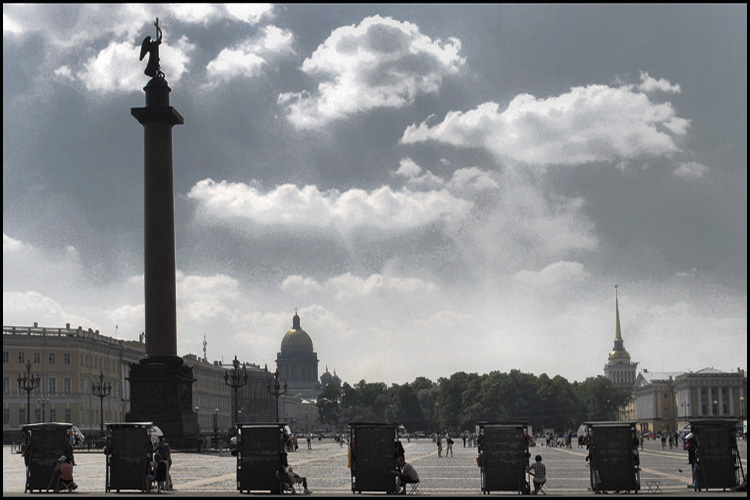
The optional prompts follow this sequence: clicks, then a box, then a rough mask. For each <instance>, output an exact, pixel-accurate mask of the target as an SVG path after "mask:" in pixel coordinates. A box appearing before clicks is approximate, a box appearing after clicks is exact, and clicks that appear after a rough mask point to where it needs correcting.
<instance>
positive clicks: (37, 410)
mask: <svg viewBox="0 0 750 500" xmlns="http://www.w3.org/2000/svg"><path fill="white" fill-rule="evenodd" d="M41 421H42V409H41V408H34V423H35V424H38V423H39V422H41Z"/></svg>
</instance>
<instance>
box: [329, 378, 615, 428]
mask: <svg viewBox="0 0 750 500" xmlns="http://www.w3.org/2000/svg"><path fill="white" fill-rule="evenodd" d="M629 398H630V395H629V394H628V393H627V392H626V391H625V390H623V389H620V388H617V387H614V386H613V385H612V382H611V381H610V380H609V379H608V378H606V377H604V376H601V375H600V376H597V377H590V378H587V379H586V380H584V381H583V382H573V383H570V382H568V381H567V380H566V379H565V378H563V377H561V376H559V375H558V376H556V377H554V378H549V377H548V376H547V374H544V373H543V374H541V375H539V376H536V375H533V374H530V373H522V372H521V371H519V370H511V371H510V372H509V373H501V372H499V371H493V372H490V373H488V374H484V375H478V374H476V373H465V372H457V373H454V374H453V375H451V376H450V377H449V378H442V377H441V378H439V379H438V381H437V382H432V381H431V380H429V379H427V378H425V377H417V378H416V379H415V380H414V381H413V382H411V383H405V384H403V385H399V384H392V385H391V386H390V387H388V386H387V385H386V384H385V383H383V382H366V381H365V380H361V381H360V382H358V383H356V384H354V385H353V386H350V385H349V384H348V383H344V384H343V385H342V386H341V387H337V386H334V385H329V386H327V387H326V388H325V389H324V390H323V391H322V392H321V394H320V396H319V397H318V412H319V417H320V421H321V422H322V423H324V424H328V425H331V426H332V427H333V428H335V429H338V430H341V429H342V428H343V426H344V425H346V424H347V423H348V422H352V421H366V422H368V421H370V422H389V423H400V424H403V425H404V427H405V428H406V429H407V430H408V431H409V432H415V431H420V430H424V431H427V432H435V431H438V430H441V431H442V430H449V431H451V432H460V431H463V430H465V429H469V430H472V429H474V426H475V425H476V423H477V422H480V421H528V422H530V423H531V425H532V428H533V429H534V431H535V432H536V431H541V430H542V429H543V428H547V427H552V428H554V429H555V430H557V431H559V432H564V431H566V430H569V429H570V430H574V431H575V430H576V429H577V428H578V426H579V425H580V424H581V423H583V422H587V421H602V420H617V411H618V407H619V406H622V405H625V404H626V403H627V402H628V400H629Z"/></svg>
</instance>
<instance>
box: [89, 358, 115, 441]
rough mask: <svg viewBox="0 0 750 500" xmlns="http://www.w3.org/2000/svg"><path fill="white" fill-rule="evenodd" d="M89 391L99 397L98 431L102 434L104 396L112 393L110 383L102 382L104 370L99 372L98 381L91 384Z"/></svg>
mask: <svg viewBox="0 0 750 500" xmlns="http://www.w3.org/2000/svg"><path fill="white" fill-rule="evenodd" d="M91 392H92V393H93V394H94V396H96V397H98V398H99V418H100V424H99V432H100V433H101V435H102V436H103V435H104V398H106V397H107V396H109V395H110V394H112V384H106V385H105V384H104V372H100V373H99V383H98V384H97V383H92V384H91Z"/></svg>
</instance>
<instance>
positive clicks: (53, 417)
mask: <svg viewBox="0 0 750 500" xmlns="http://www.w3.org/2000/svg"><path fill="white" fill-rule="evenodd" d="M49 421H50V422H56V421H57V410H55V409H54V408H50V409H49Z"/></svg>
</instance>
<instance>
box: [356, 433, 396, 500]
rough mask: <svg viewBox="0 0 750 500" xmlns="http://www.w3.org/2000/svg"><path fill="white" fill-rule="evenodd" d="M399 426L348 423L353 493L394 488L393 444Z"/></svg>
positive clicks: (394, 445) (387, 491)
mask: <svg viewBox="0 0 750 500" xmlns="http://www.w3.org/2000/svg"><path fill="white" fill-rule="evenodd" d="M398 426H399V424H386V423H373V422H349V429H350V440H349V454H350V455H349V465H350V470H351V482H352V493H355V492H359V493H362V492H363V491H382V492H385V493H390V492H392V491H393V490H394V489H395V488H396V478H395V476H394V474H393V471H394V470H396V466H397V464H396V441H397V440H398Z"/></svg>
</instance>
